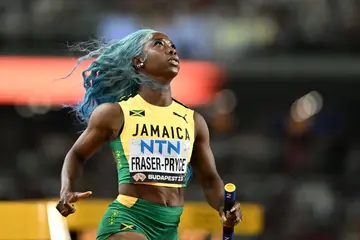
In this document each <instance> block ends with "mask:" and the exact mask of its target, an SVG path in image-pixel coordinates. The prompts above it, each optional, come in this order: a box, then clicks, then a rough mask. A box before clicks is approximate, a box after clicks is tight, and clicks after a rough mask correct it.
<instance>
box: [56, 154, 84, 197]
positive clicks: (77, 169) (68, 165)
mask: <svg viewBox="0 0 360 240" xmlns="http://www.w3.org/2000/svg"><path fill="white" fill-rule="evenodd" d="M83 163H84V161H82V160H81V159H80V158H79V157H78V156H77V155H76V154H75V153H74V152H73V151H71V150H70V151H69V152H68V154H67V155H66V157H65V160H64V164H63V167H62V170H61V193H63V192H71V191H73V184H74V182H75V180H76V179H77V178H78V177H79V175H80V173H81V172H82V168H83Z"/></svg>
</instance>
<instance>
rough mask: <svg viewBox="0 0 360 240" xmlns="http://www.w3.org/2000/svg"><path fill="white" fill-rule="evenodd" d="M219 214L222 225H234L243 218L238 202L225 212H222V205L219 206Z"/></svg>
mask: <svg viewBox="0 0 360 240" xmlns="http://www.w3.org/2000/svg"><path fill="white" fill-rule="evenodd" d="M219 215H220V217H221V222H222V223H223V226H224V227H234V226H236V225H237V224H239V223H240V222H241V221H242V220H243V215H242V211H241V208H240V203H238V202H237V203H235V204H234V206H233V207H232V208H231V210H230V211H227V212H224V207H221V208H220V211H219Z"/></svg>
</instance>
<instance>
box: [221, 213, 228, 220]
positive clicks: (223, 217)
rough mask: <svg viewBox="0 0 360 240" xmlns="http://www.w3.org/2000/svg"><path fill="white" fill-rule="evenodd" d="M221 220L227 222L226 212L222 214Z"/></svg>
mask: <svg viewBox="0 0 360 240" xmlns="http://www.w3.org/2000/svg"><path fill="white" fill-rule="evenodd" d="M221 220H222V221H223V222H226V220H227V218H226V216H225V213H224V212H222V213H221Z"/></svg>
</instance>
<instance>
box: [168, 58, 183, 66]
mask: <svg viewBox="0 0 360 240" xmlns="http://www.w3.org/2000/svg"><path fill="white" fill-rule="evenodd" d="M168 61H169V63H170V64H171V65H173V66H179V65H180V61H179V58H177V57H172V58H169V60H168Z"/></svg>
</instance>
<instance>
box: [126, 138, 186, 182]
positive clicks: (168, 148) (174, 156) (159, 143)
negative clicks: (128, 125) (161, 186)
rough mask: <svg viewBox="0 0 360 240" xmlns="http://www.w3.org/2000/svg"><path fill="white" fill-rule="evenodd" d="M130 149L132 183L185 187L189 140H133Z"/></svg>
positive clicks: (130, 142)
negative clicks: (171, 184) (182, 185)
mask: <svg viewBox="0 0 360 240" xmlns="http://www.w3.org/2000/svg"><path fill="white" fill-rule="evenodd" d="M129 149H130V152H129V171H130V177H131V182H133V183H136V182H160V183H173V184H184V183H185V181H186V170H187V164H188V156H190V154H189V151H190V141H189V140H169V139H149V138H135V139H130V140H129Z"/></svg>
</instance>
